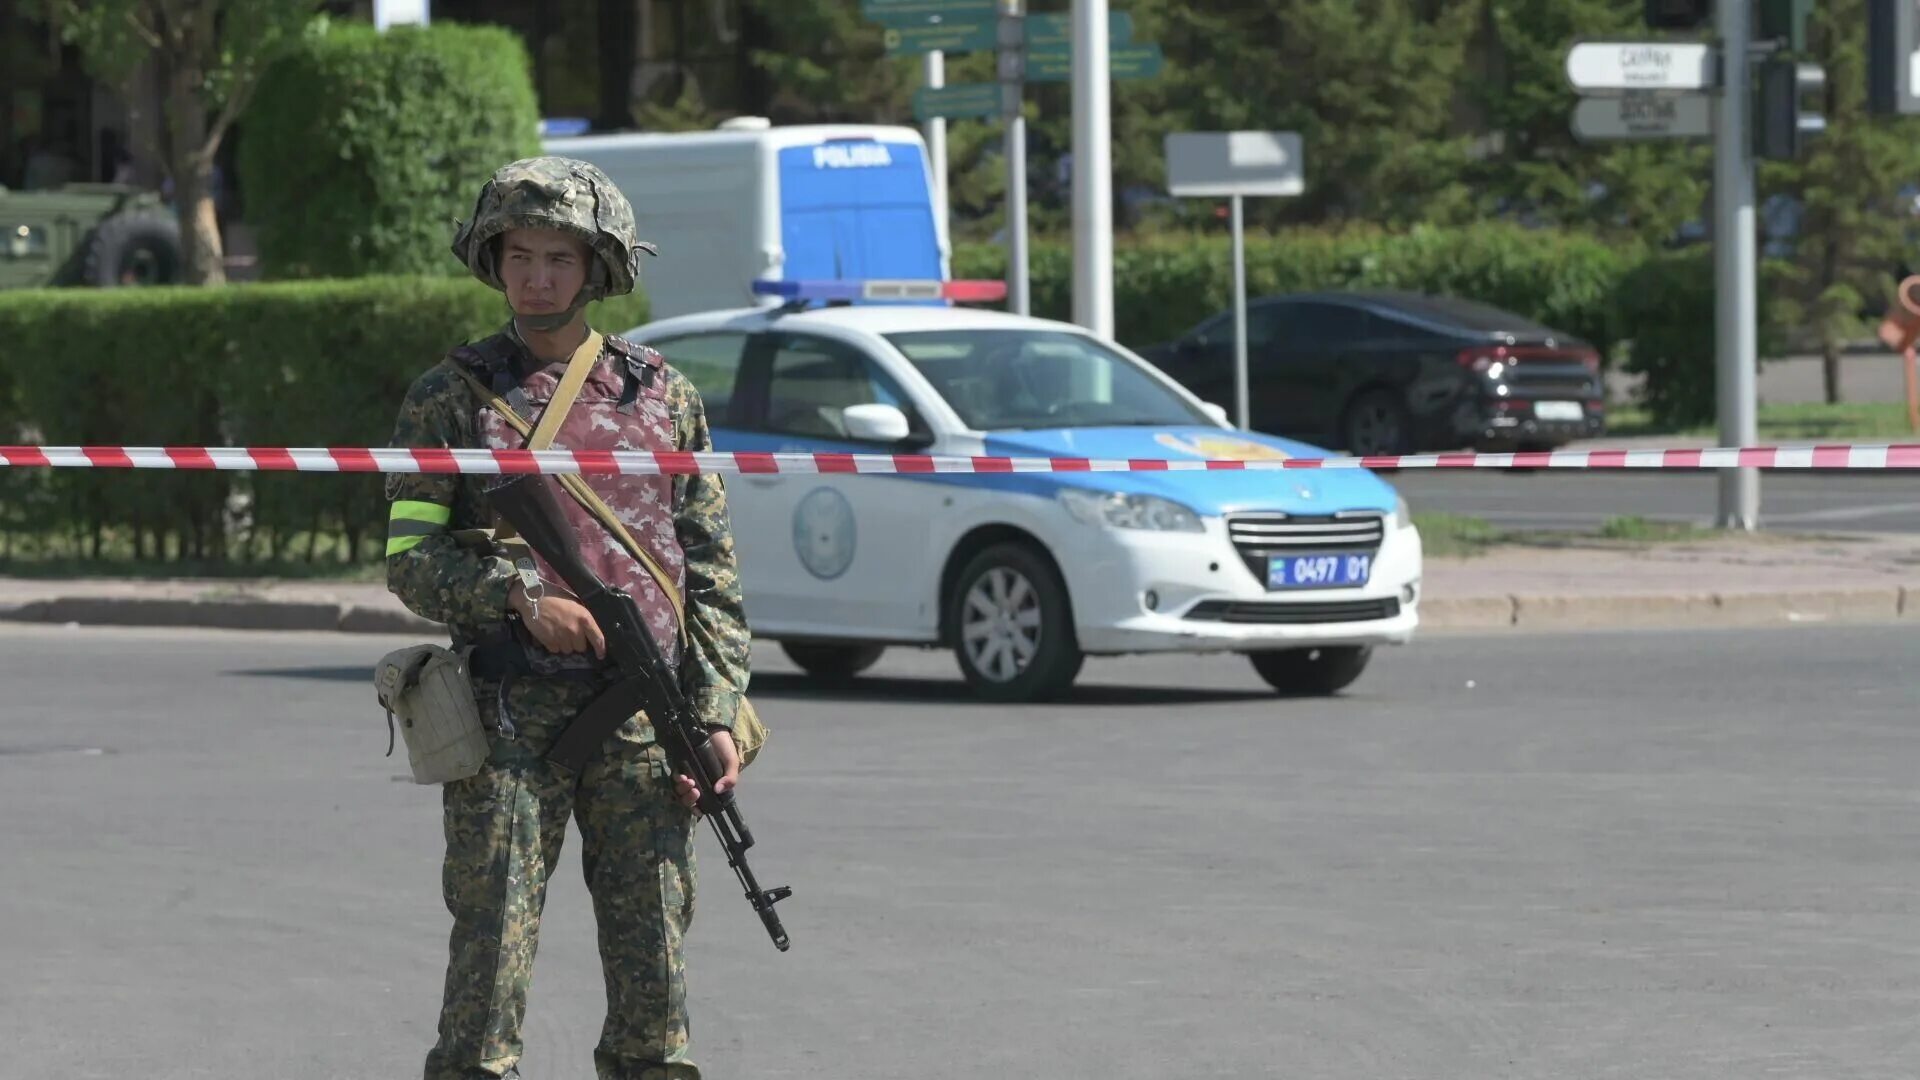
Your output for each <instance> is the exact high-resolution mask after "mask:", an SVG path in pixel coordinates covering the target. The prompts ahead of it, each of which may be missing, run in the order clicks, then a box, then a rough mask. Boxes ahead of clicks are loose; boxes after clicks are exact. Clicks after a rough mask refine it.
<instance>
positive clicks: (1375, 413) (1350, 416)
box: [1340, 390, 1413, 456]
mask: <svg viewBox="0 0 1920 1080" xmlns="http://www.w3.org/2000/svg"><path fill="white" fill-rule="evenodd" d="M1340 427H1341V435H1343V436H1344V437H1345V440H1346V446H1347V450H1348V452H1349V453H1352V454H1356V455H1361V456H1382V455H1388V454H1405V453H1409V452H1411V451H1412V449H1413V424H1412V422H1411V421H1410V420H1409V419H1408V418H1407V410H1406V408H1405V407H1404V406H1402V405H1401V404H1400V402H1399V400H1398V399H1397V398H1395V397H1394V396H1393V395H1392V394H1391V393H1388V392H1387V391H1385V390H1369V391H1367V392H1366V393H1364V394H1361V395H1360V396H1359V397H1357V398H1354V399H1353V401H1351V402H1350V403H1348V405H1347V411H1346V416H1345V418H1344V419H1343V420H1342V421H1341V425H1340Z"/></svg>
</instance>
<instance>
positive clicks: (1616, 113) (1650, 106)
mask: <svg viewBox="0 0 1920 1080" xmlns="http://www.w3.org/2000/svg"><path fill="white" fill-rule="evenodd" d="M1712 134H1713V108H1712V99H1711V98H1709V97H1707V96H1706V95H1705V94H1644V93H1630V94H1622V95H1621V96H1619V97H1604V98H1600V97H1593V98H1581V99H1580V104H1578V105H1576V106H1574V108H1573V135H1574V137H1575V138H1577V139H1580V140H1581V141H1583V142H1605V141H1609V140H1615V139H1704V138H1706V137H1708V136H1710V135H1712Z"/></svg>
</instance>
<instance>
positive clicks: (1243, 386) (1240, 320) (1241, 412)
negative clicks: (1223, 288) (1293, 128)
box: [1233, 195, 1253, 431]
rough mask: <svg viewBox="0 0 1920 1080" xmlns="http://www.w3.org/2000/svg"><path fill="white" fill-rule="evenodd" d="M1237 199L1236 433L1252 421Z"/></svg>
mask: <svg viewBox="0 0 1920 1080" xmlns="http://www.w3.org/2000/svg"><path fill="white" fill-rule="evenodd" d="M1245 227H1246V219H1245V218H1244V216H1243V212H1242V208H1241V199H1240V196H1238V195H1235V196H1234V197H1233V404H1234V416H1235V417H1237V418H1238V419H1239V423H1240V430H1242V431H1249V430H1252V428H1253V421H1252V419H1251V418H1250V416H1249V410H1250V409H1251V407H1252V406H1251V404H1250V402H1249V400H1248V399H1249V395H1248V392H1247V241H1246V232H1245Z"/></svg>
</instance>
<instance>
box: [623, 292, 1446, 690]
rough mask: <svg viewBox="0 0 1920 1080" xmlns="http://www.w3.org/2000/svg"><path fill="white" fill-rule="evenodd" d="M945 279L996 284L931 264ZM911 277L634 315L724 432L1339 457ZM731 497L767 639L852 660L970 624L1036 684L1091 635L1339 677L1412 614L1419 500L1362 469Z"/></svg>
mask: <svg viewBox="0 0 1920 1080" xmlns="http://www.w3.org/2000/svg"><path fill="white" fill-rule="evenodd" d="M924 284H925V287H926V288H928V289H931V290H934V291H936V293H937V294H938V295H942V296H945V297H947V298H950V299H994V298H997V296H996V293H998V291H999V289H998V286H999V283H997V282H944V283H924ZM898 285H899V283H884V284H883V283H866V284H862V283H849V282H812V283H810V282H756V283H755V287H756V289H757V290H759V291H762V292H765V293H771V294H774V295H778V296H782V297H784V298H786V299H787V300H789V301H790V302H789V303H788V304H787V305H786V306H783V307H762V308H749V309H742V310H737V311H723V312H710V313H703V314H698V315H686V316H681V317H678V318H672V319H665V320H662V321H659V322H655V323H650V324H648V325H646V326H643V327H641V328H639V329H638V330H635V331H633V332H632V333H630V334H629V335H628V336H629V337H630V338H631V339H632V340H635V341H638V342H642V343H645V344H648V345H651V346H653V347H655V348H657V349H659V350H660V351H661V352H662V353H664V354H665V355H666V356H667V358H668V360H669V361H670V362H671V363H672V364H673V365H674V366H675V367H677V368H679V369H680V370H681V371H682V372H684V373H685V374H686V375H687V376H688V377H689V378H691V379H692V380H693V381H694V383H695V385H697V386H698V387H699V388H700V392H701V395H702V397H703V398H704V400H705V403H706V408H707V414H708V419H709V423H710V426H711V428H712V431H713V439H714V444H715V448H716V449H719V450H741V451H775V452H800V453H811V452H830V453H847V452H852V453H904V452H911V453H925V454H934V455H989V456H1008V457H1030V456H1033V457H1089V458H1162V459H1178V458H1196V459H1197V458H1247V459H1257V458H1277V457H1283V456H1293V457H1321V456H1325V455H1324V452H1323V451H1320V450H1317V449H1315V448H1312V447H1309V446H1305V445H1302V444H1299V443H1294V442H1290V441H1287V440H1283V439H1278V438H1273V437H1269V436H1265V435H1259V434H1249V433H1242V432H1239V431H1237V430H1235V429H1233V428H1232V427H1230V426H1229V425H1227V423H1226V422H1225V420H1224V413H1223V412H1222V411H1221V410H1220V409H1219V408H1218V407H1216V406H1211V405H1207V404H1205V403H1203V402H1201V401H1200V400H1198V399H1197V398H1194V397H1193V396H1192V395H1191V394H1189V393H1188V392H1187V391H1185V390H1184V389H1182V388H1181V387H1180V386H1179V384H1177V383H1175V382H1174V381H1173V380H1172V379H1170V378H1168V377H1167V376H1165V375H1163V374H1162V373H1161V372H1159V371H1158V370H1157V369H1155V368H1153V367H1152V366H1151V365H1149V364H1147V363H1146V362H1144V361H1142V360H1140V359H1139V358H1137V357H1135V356H1134V355H1132V354H1131V353H1128V352H1126V351H1125V350H1123V349H1121V348H1120V347H1118V346H1116V345H1114V344H1112V343H1110V342H1107V341H1103V340H1101V339H1098V338H1095V337H1093V336H1091V335H1089V334H1088V333H1086V332H1085V331H1084V330H1083V329H1081V328H1080V327H1077V326H1073V325H1069V324H1065V323H1058V322H1052V321H1048V320H1043V319H1033V318H1026V317H1023V316H1017V315H1010V314H1006V313H1003V312H997V311H983V310H978V309H966V308H956V307H949V306H946V305H945V304H940V305H939V306H925V305H903V304H854V305H850V306H849V305H842V306H826V307H819V306H808V305H810V304H813V303H817V302H818V301H821V300H827V301H833V300H853V299H871V298H873V297H876V296H884V295H893V294H896V293H897V292H898V291H899V290H898ZM730 482H731V483H732V485H733V489H732V491H731V492H730V495H731V498H730V500H729V505H730V509H731V513H732V521H733V528H734V533H735V537H736V543H737V546H738V551H739V555H740V559H741V566H742V572H743V575H744V579H745V585H746V596H747V606H748V615H749V616H750V618H751V620H752V623H753V627H754V632H755V635H756V636H758V637H763V638H768V639H773V640H778V641H780V642H781V643H782V646H783V648H784V649H785V650H786V652H787V654H788V655H789V656H790V657H791V658H792V659H793V660H794V662H795V663H797V664H798V665H799V666H800V667H801V668H803V669H805V670H806V671H808V672H810V673H812V674H815V675H819V676H827V677H846V676H850V675H853V674H855V673H857V672H859V671H861V670H863V669H865V668H866V667H868V666H870V665H871V664H872V663H873V662H874V661H875V660H877V659H878V658H879V657H880V655H881V652H882V651H883V650H884V649H885V647H886V646H888V645H894V644H911V645H923V646H934V645H940V646H947V647H951V648H952V649H953V650H954V652H955V654H956V655H957V656H958V659H959V662H960V667H961V670H962V671H963V672H964V674H965V675H966V678H967V680H968V681H969V682H970V683H971V684H972V685H973V687H974V688H975V690H976V691H977V692H978V693H980V694H981V695H983V696H986V697H990V698H994V699H999V700H1032V699H1037V698H1043V697H1047V696H1051V695H1054V694H1057V693H1059V692H1060V691H1063V690H1064V689H1066V688H1067V687H1068V686H1069V685H1070V684H1071V683H1072V681H1073V679H1074V676H1075V675H1076V674H1077V673H1078V672H1079V670H1080V666H1081V663H1082V660H1083V659H1084V658H1085V657H1086V656H1088V655H1105V654H1120V653H1138V652H1202V651H1234V652H1244V653H1247V654H1249V656H1250V657H1251V659H1252V662H1253V666H1254V668H1255V669H1256V670H1257V671H1258V672H1259V673H1260V675H1261V676H1263V677H1264V678H1265V679H1266V680H1267V682H1269V683H1270V684H1272V685H1273V686H1274V687H1276V688H1277V689H1280V690H1282V691H1286V692H1291V693H1322V694H1324V693H1332V692H1334V691H1336V690H1339V689H1340V688H1342V687H1344V686H1346V685H1347V684H1348V683H1350V682H1352V681H1353V680H1354V679H1355V678H1356V677H1358V676H1359V674H1360V673H1361V671H1362V670H1363V669H1364V668H1365V667H1366V664H1367V661H1368V659H1369V657H1370V656H1371V654H1372V647H1373V646H1375V645H1380V644H1400V643H1404V642H1406V641H1407V640H1409V639H1410V637H1411V636H1412V634H1413V631H1414V627H1415V625H1416V624H1417V622H1418V614H1417V610H1416V605H1417V603H1418V601H1419V593H1420V571H1421V545H1420V537H1419V534H1418V532H1417V531H1416V530H1415V529H1414V528H1413V525H1412V522H1411V521H1410V520H1409V517H1408V513H1407V506H1406V503H1405V501H1404V500H1401V499H1400V498H1399V497H1398V496H1397V495H1396V494H1395V493H1394V490H1393V489H1392V488H1391V487H1389V486H1388V485H1387V484H1386V483H1384V482H1383V481H1381V480H1380V479H1379V478H1378V477H1376V476H1374V475H1373V474H1371V473H1369V472H1364V471H1361V470H1357V469H1355V470H1347V469H1340V470H1327V471H1324V472H1323V471H1296V470H1286V471H1253V472H1246V471H1196V472H1160V473H1156V472H1127V473H1118V472H1110V473H1084V472H1083V473H1073V472H1057V473H1011V474H1009V473H998V474H996V473H975V474H945V475H942V474H917V475H906V476H873V475H858V476H852V475H833V474H827V475H793V474H790V475H784V476H769V475H742V476H739V477H736V478H730Z"/></svg>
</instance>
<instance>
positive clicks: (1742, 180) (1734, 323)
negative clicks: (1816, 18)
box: [1713, 0, 1760, 532]
mask: <svg viewBox="0 0 1920 1080" xmlns="http://www.w3.org/2000/svg"><path fill="white" fill-rule="evenodd" d="M1750 6H1751V4H1750V0H1720V2H1719V3H1717V4H1715V5H1714V6H1713V7H1714V27H1715V29H1716V30H1717V31H1718V33H1719V37H1720V65H1721V66H1720V70H1721V72H1722V79H1721V85H1720V93H1719V94H1718V96H1717V97H1716V98H1715V99H1714V113H1715V115H1714V124H1713V278H1714V282H1713V284H1714V343H1715V356H1714V374H1715V381H1716V389H1717V391H1718V396H1719V411H1720V444H1721V445H1722V446H1752V445H1753V444H1754V443H1755V442H1757V441H1759V424H1758V421H1757V417H1756V415H1755V404H1754V399H1755V393H1756V387H1755V383H1756V373H1757V367H1758V362H1759V361H1758V356H1757V354H1758V352H1759V327H1758V314H1757V308H1758V303H1757V300H1756V298H1755V294H1756V292H1757V281H1756V278H1757V273H1756V271H1755V268H1754V267H1755V260H1756V258H1757V257H1758V251H1757V244H1756V241H1755V238H1754V232H1753V228H1754V213H1753V147H1752V144H1751V141H1750V137H1749V131H1748V125H1749V121H1750V119H1751V118H1750V116H1749V113H1750V111H1751V109H1752V105H1751V100H1750V97H1749V94H1748V86H1749V82H1750V80H1751V67H1752V64H1751V61H1750V59H1749V57H1748V55H1747V45H1748V38H1749V37H1750V36H1751V34H1750V31H1749V27H1748V17H1749V15H1750V11H1749V8H1750ZM1759 519H1760V473H1759V470H1757V469H1723V470H1721V472H1720V512H1719V516H1718V519H1717V520H1718V523H1719V524H1720V526H1721V527H1722V528H1728V529H1738V530H1742V531H1748V532H1750V531H1752V530H1753V528H1754V527H1755V526H1756V525H1757V524H1758V523H1759Z"/></svg>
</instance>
